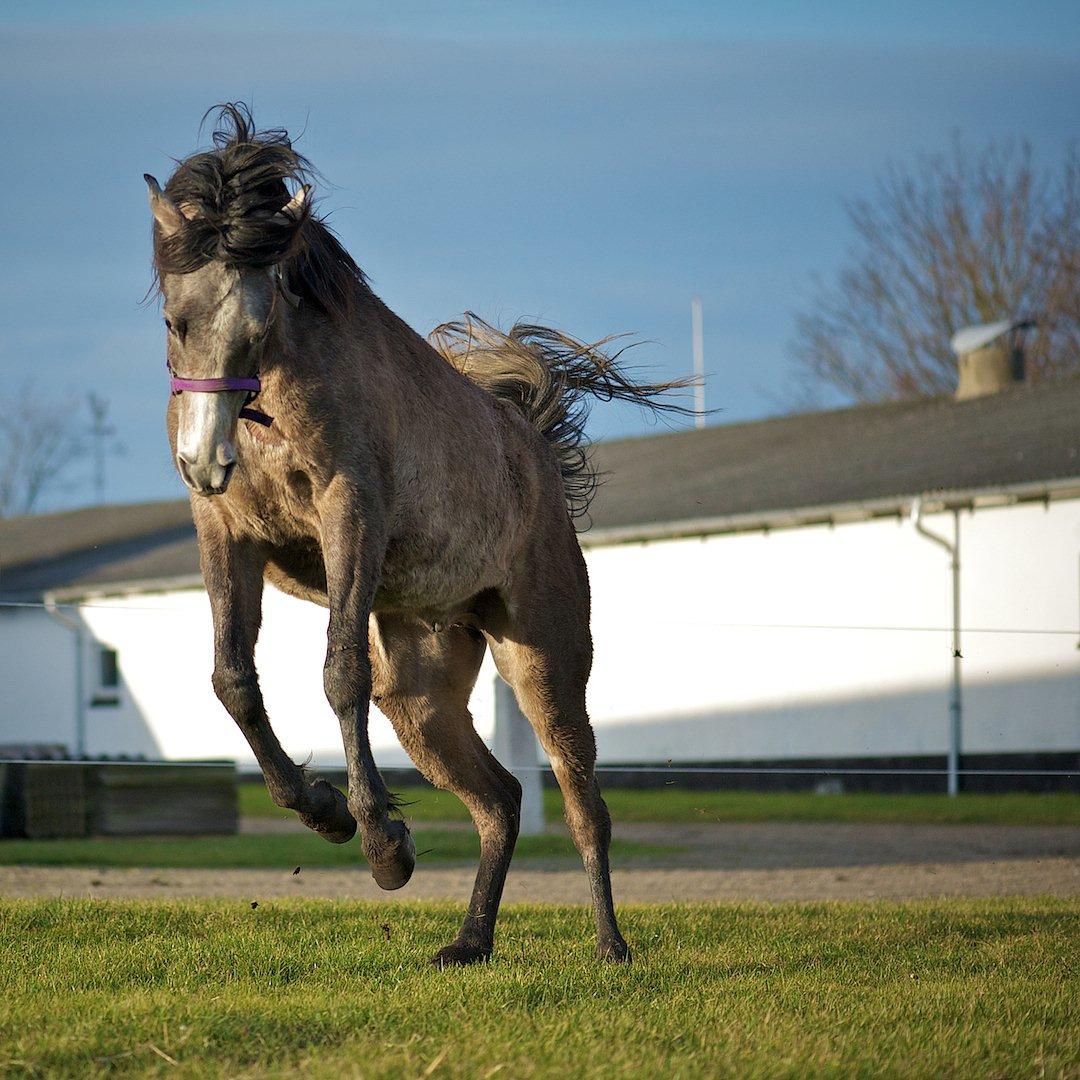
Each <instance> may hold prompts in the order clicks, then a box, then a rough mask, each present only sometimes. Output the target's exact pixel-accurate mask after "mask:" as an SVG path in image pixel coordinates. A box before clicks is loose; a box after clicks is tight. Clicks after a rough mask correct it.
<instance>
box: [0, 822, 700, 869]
mask: <svg viewBox="0 0 1080 1080" xmlns="http://www.w3.org/2000/svg"><path fill="white" fill-rule="evenodd" d="M413 840H414V842H415V844H416V850H417V852H418V853H420V852H423V853H424V854H422V855H419V858H418V860H417V862H418V865H419V866H421V867H422V866H430V865H432V864H438V863H442V862H460V861H465V862H475V861H476V859H477V858H478V857H479V855H480V841H479V840H478V839H477V836H476V833H475V832H473V831H472V830H471V829H469V830H460V831H458V830H450V829H416V830H414V831H413ZM673 850H678V849H677V848H672V847H666V846H663V845H659V844H646V843H640V842H637V841H632V840H616V841H615V842H614V843H613V844H612V852H613V857H614V858H617V859H619V860H620V861H621V862H632V861H633V860H634V859H640V858H646V857H649V856H655V855H660V854H666V853H667V852H670V851H673ZM537 858H541V859H560V858H566V859H573V860H574V862H575V864H576V863H577V859H578V855H577V852H576V851H575V850H574V847H573V845H572V844H571V843H570V841H569V840H568V839H567V838H565V837H562V836H523V837H521V838H520V839H519V840H518V843H517V848H516V851H515V855H514V860H515V864H516V863H517V862H518V861H519V860H525V861H528V860H529V859H537ZM0 865H4V866H96V867H109V866H163V867H174V868H175V867H184V866H201V867H237V866H239V867H268V868H279V867H280V868H282V869H285V868H287V869H289V870H291V869H293V868H294V867H296V866H308V867H317V866H318V867H325V866H344V867H349V866H361V865H366V864H364V856H363V855H362V853H361V851H360V844H359V842H358V841H353V842H351V843H348V844H328V843H327V842H326V841H325V840H323V839H322V838H321V837H319V836H316V835H315V834H314V833H309V832H306V831H304V832H300V831H298V832H296V833H289V834H285V835H282V834H269V835H263V836H251V835H244V836H213V837H209V836H193V837H98V838H94V839H91V840H0Z"/></svg>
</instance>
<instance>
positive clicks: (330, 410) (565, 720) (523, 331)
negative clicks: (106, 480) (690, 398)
mask: <svg viewBox="0 0 1080 1080" xmlns="http://www.w3.org/2000/svg"><path fill="white" fill-rule="evenodd" d="M211 113H214V114H216V121H215V125H214V130H213V137H212V146H211V147H210V148H208V149H205V150H202V151H199V152H196V153H194V154H192V155H191V156H189V157H187V158H186V159H183V160H179V161H178V163H177V166H176V168H175V171H174V172H173V173H172V175H171V177H170V178H169V180H168V182H167V183H166V185H165V187H164V189H163V188H162V187H161V186H160V184H159V183H158V181H157V180H156V179H154V177H153V176H151V175H150V174H144V179H145V181H146V184H147V191H148V197H149V202H150V208H151V211H152V214H153V224H152V229H153V270H154V275H155V287H156V290H157V292H158V294H159V295H160V297H161V299H162V301H163V303H162V312H163V315H164V320H165V327H166V335H167V366H168V369H169V373H170V386H171V391H172V392H171V394H170V396H169V403H168V409H167V414H166V427H167V431H168V437H169V443H170V447H171V450H172V455H173V460H174V463H175V465H176V468H177V471H178V472H179V474H180V477H181V479H182V480H183V482H184V484H185V485H186V486H187V488H188V489H189V498H190V502H191V508H192V515H193V518H194V523H195V528H196V532H197V535H198V546H199V554H200V566H201V570H202V576H203V579H204V582H205V585H206V591H207V594H208V596H209V599H210V607H211V611H212V616H213V628H214V668H213V676H212V684H213V688H214V692H215V694H216V695H217V697H218V699H219V700H220V701H221V703H222V705H223V706H224V707H225V709H226V710H227V712H228V713H229V714H230V715H231V716H232V718H233V720H234V721H235V722H236V724H237V725H238V726H239V728H240V730H241V732H242V733H243V735H244V736H245V738H246V739H247V741H248V743H249V744H250V746H251V748H252V750H253V752H254V755H255V758H256V759H257V761H258V763H259V766H260V768H261V769H262V773H263V776H264V779H265V781H266V785H267V788H268V790H269V793H270V796H271V797H272V799H273V801H274V802H275V803H276V804H277V805H278V806H281V807H287V808H289V809H291V810H293V811H295V812H296V813H297V814H298V816H299V818H300V820H301V821H302V822H303V823H304V824H305V825H307V826H308V827H309V828H311V829H313V830H314V831H315V832H316V833H318V834H319V835H320V836H322V837H324V838H325V839H326V840H328V841H330V842H332V843H336V844H342V843H345V842H347V841H349V840H350V839H352V837H353V836H354V835H355V834H356V832H357V829H359V833H360V843H361V847H362V850H363V854H364V856H365V857H366V859H367V861H368V863H369V865H370V868H371V872H372V876H373V877H374V879H375V881H376V882H377V883H378V885H379V886H381V887H382V888H383V889H387V890H392V889H398V888H401V887H402V886H403V885H405V884H406V882H408V880H409V878H410V876H411V875H412V872H413V868H414V865H415V860H416V852H415V848H414V845H413V842H412V838H411V836H410V833H409V829H408V827H407V825H406V824H405V822H404V820H403V819H402V815H401V808H400V806H399V805H398V801H397V800H396V799H395V798H394V797H393V796H391V794H390V793H389V792H388V790H387V788H386V786H385V784H384V782H383V779H382V777H381V776H380V774H379V772H378V769H377V768H376V765H375V762H374V760H373V757H372V751H371V746H370V743H369V739H368V709H369V702H373V703H375V704H376V705H377V707H378V708H379V709H380V710H381V711H382V712H383V713H384V714H385V715H386V716H387V717H388V718H389V719H390V721H391V723H392V725H393V727H394V731H395V733H396V735H397V737H398V739H399V741H400V743H401V745H402V747H404V749H405V750H406V752H407V753H408V754H409V756H410V757H411V759H412V760H413V762H414V763H415V764H416V766H417V768H418V769H419V771H420V772H421V773H422V774H423V776H424V777H426V779H427V780H429V781H430V782H431V783H432V784H434V785H436V786H437V787H439V788H442V789H445V790H448V791H451V792H453V793H454V794H455V795H456V796H457V797H458V798H460V799H461V801H462V802H463V803H464V804H465V806H466V807H467V808H468V810H469V813H470V815H471V817H472V820H473V822H474V824H475V827H476V829H477V832H478V833H479V837H480V861H479V867H478V870H477V875H476V882H475V886H474V888H473V892H472V898H471V901H470V903H469V907H468V911H467V914H466V915H465V918H464V921H463V923H462V926H461V929H460V931H459V932H458V934H457V935H456V937H455V938H454V939H453V941H451V942H450V943H449V944H448V945H446V946H445V947H444V948H442V949H440V950H439V951H438V952H437V953H436V954H435V956H434V957H433V960H432V962H433V963H434V964H436V965H437V966H439V967H448V966H454V965H464V964H470V963H473V962H476V961H482V960H487V959H489V958H490V956H491V953H492V949H493V944H494V932H495V921H496V917H497V913H498V907H499V902H500V899H501V896H502V891H503V884H504V881H505V878H506V873H507V869H508V867H509V865H510V860H511V857H512V855H513V851H514V845H515V843H516V839H517V833H518V824H519V811H520V804H521V786H520V784H519V783H518V781H517V780H516V779H515V777H514V776H513V775H512V774H511V773H510V772H508V771H507V770H506V769H505V768H503V767H502V765H500V763H499V762H498V761H497V760H496V759H495V757H494V756H493V755H492V754H491V752H490V751H489V750H488V748H487V747H486V745H485V744H484V742H483V741H482V740H481V739H480V737H479V736H478V735H477V733H476V731H475V730H474V727H473V722H472V717H471V715H470V713H469V696H470V693H471V691H472V688H473V685H474V683H475V680H476V677H477V674H478V672H479V669H480V664H481V661H482V660H483V658H484V655H485V651H486V650H487V649H490V650H491V652H492V655H493V657H494V660H495V663H496V666H497V668H498V671H499V673H500V674H501V676H502V678H503V679H505V680H506V681H507V682H508V683H509V684H510V686H511V687H512V688H513V690H514V692H515V695H516V697H517V700H518V702H519V704H520V706H521V709H522V711H523V712H524V714H525V716H526V717H528V719H529V721H530V723H531V724H532V726H533V727H534V729H535V731H536V733H537V735H538V737H539V740H540V743H541V745H542V747H543V749H544V751H545V752H546V754H547V757H548V759H549V761H550V764H551V768H552V770H553V772H554V774H555V777H556V778H557V780H558V783H559V786H560V788H561V789H562V793H563V798H564V801H565V808H566V820H567V824H568V826H569V831H570V834H571V836H572V838H573V841H574V844H575V845H576V847H577V849H578V851H579V853H580V855H581V859H582V861H583V864H584V867H585V870H586V873H587V876H588V882H589V887H590V892H591V897H592V904H593V909H594V912H595V921H596V933H597V945H596V948H597V954H598V956H599V957H600V958H602V959H604V960H609V961H615V962H625V961H628V960H629V959H630V951H629V949H628V947H627V944H626V941H625V940H624V938H623V936H622V934H621V933H620V931H619V927H618V923H617V921H616V916H615V909H614V904H613V901H612V893H611V877H610V869H609V858H608V849H609V844H610V837H611V822H610V817H609V815H608V810H607V807H606V805H605V803H604V800H603V798H602V796H601V794H600V789H599V786H598V784H597V779H596V774H595V769H594V766H595V761H596V743H595V738H594V735H593V731H592V728H591V726H590V723H589V718H588V715H587V713H586V709H585V686H586V682H587V680H588V678H589V671H590V667H591V663H592V642H591V637H590V632H589V602H590V601H589V582H588V575H587V572H586V567H585V562H584V559H583V557H582V553H581V548H580V545H579V542H578V539H577V533H576V531H575V524H574V522H575V519H576V518H578V517H580V516H581V515H582V514H583V513H584V512H585V511H586V510H587V508H588V503H589V499H590V497H591V495H592V492H593V490H594V488H595V486H596V482H597V476H596V474H595V472H594V471H593V470H592V468H591V466H590V463H589V458H588V454H587V443H586V441H585V433H584V422H585V408H586V400H587V399H588V398H600V399H620V400H626V401H634V402H637V403H638V404H640V405H643V406H644V407H646V408H649V409H652V410H656V411H664V410H666V409H681V406H676V405H674V404H672V403H671V402H670V400H669V399H666V398H661V396H660V395H662V394H664V393H665V392H666V391H668V390H670V389H672V388H673V387H675V386H679V385H683V384H682V383H639V382H635V381H634V380H633V379H631V378H630V376H629V375H628V374H627V372H626V370H625V369H624V367H623V366H621V364H620V352H619V351H616V352H611V351H610V350H608V351H605V346H606V345H607V343H608V341H610V340H611V339H605V341H603V342H600V343H598V344H597V345H586V344H584V343H582V342H579V341H577V340H575V339H573V338H571V337H569V336H568V335H565V334H562V333H559V332H558V331H554V330H550V329H548V328H545V327H540V326H531V325H527V324H526V325H522V324H519V325H516V326H514V327H513V328H512V329H511V330H510V331H509V332H507V333H503V332H501V331H499V330H497V329H496V328H495V327H493V326H491V325H489V324H488V323H485V322H484V321H483V320H481V319H479V318H478V317H477V316H474V315H471V314H469V313H466V315H465V316H464V317H463V318H461V319H459V320H457V321H456V322H451V323H447V324H445V325H443V326H441V327H439V328H437V329H436V330H435V331H433V333H432V335H431V338H430V340H425V338H423V337H422V336H421V335H420V334H418V333H417V332H416V331H414V330H413V329H411V328H410V327H409V326H408V325H406V323H405V322H404V321H403V320H402V319H400V318H399V317H398V316H397V315H395V314H394V313H393V312H392V311H391V310H390V309H389V308H388V307H387V306H386V305H385V304H384V303H383V302H382V301H381V300H380V299H379V298H378V297H377V296H376V295H375V293H374V292H373V291H372V289H371V287H370V285H369V283H368V281H367V278H366V277H365V275H364V273H363V271H362V270H361V269H360V267H359V266H358V265H357V264H356V263H355V262H354V261H353V259H352V257H351V256H350V255H349V254H348V252H346V250H345V249H344V247H343V246H342V245H341V243H340V242H339V241H338V239H337V238H336V237H335V236H334V234H333V233H332V232H331V230H330V229H329V228H328V227H327V225H326V224H325V222H324V221H323V220H322V219H321V217H320V216H319V215H318V214H317V213H316V210H315V207H314V202H313V183H314V180H315V178H316V177H317V174H316V173H315V171H314V169H313V168H312V166H311V164H310V163H309V162H308V161H307V159H306V158H305V157H304V156H303V155H301V154H300V153H299V152H298V151H297V150H296V149H295V148H294V146H293V144H292V141H291V140H290V138H289V136H288V133H287V132H286V131H284V130H280V129H278V130H258V129H257V128H256V126H255V124H254V121H253V118H252V115H251V111H250V109H249V108H247V106H245V105H244V104H243V103H228V104H225V105H220V106H216V107H215V109H213V110H211ZM207 115H208V116H209V115H210V113H208V114H207ZM204 119H205V118H204ZM152 288H154V287H152ZM683 411H685V410H683ZM267 581H268V582H270V583H271V584H272V585H274V586H275V587H277V588H278V589H280V590H281V591H283V592H285V593H287V594H290V595H292V596H296V597H300V598H302V599H305V600H308V601H311V602H313V603H315V604H320V605H323V606H325V607H327V608H328V609H329V625H328V629H327V647H326V661H325V666H324V669H323V676H324V678H323V682H324V688H325V693H326V697H327V700H328V701H329V703H330V706H331V707H332V709H333V711H334V713H335V714H336V716H337V718H338V721H339V723H340V727H341V736H342V742H343V745H344V753H345V761H346V766H347V792H348V794H347V796H346V795H345V794H343V793H342V792H341V791H340V790H338V789H337V788H336V787H334V786H332V785H331V784H330V783H328V782H327V781H326V780H324V779H318V778H316V779H310V778H309V776H308V775H307V774H306V772H305V770H304V768H303V767H301V766H299V765H297V764H296V763H294V762H293V761H292V759H291V758H290V757H289V756H288V755H287V754H286V753H285V751H284V749H283V748H282V746H281V744H280V743H279V742H278V740H277V738H276V736H275V735H274V732H273V730H272V728H271V726H270V721H269V719H268V717H267V713H266V709H265V706H264V702H263V698H262V694H261V691H260V688H259V680H258V674H257V672H256V668H255V660H254V650H255V642H256V638H257V636H258V633H259V627H260V623H261V618H262V614H261V605H262V593H263V587H264V582H267Z"/></svg>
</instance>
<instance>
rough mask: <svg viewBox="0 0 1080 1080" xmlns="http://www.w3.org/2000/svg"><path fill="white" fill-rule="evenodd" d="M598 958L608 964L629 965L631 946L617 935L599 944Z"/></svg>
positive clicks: (597, 946) (597, 945) (597, 947)
mask: <svg viewBox="0 0 1080 1080" xmlns="http://www.w3.org/2000/svg"><path fill="white" fill-rule="evenodd" d="M596 958H597V960H603V961H604V962H605V963H608V964H629V963H630V946H629V945H627V944H626V942H625V941H623V939H622V938H621V937H620V936H618V935H616V936H615V937H613V938H609V939H607V940H606V941H599V942H597V944H596Z"/></svg>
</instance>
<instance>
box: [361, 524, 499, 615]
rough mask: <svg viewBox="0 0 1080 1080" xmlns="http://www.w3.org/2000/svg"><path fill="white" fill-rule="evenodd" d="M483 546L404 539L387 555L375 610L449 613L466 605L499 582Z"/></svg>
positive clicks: (490, 552) (492, 558)
mask: <svg viewBox="0 0 1080 1080" xmlns="http://www.w3.org/2000/svg"><path fill="white" fill-rule="evenodd" d="M496 556H497V552H496V551H493V550H492V548H491V547H490V546H488V545H482V544H477V545H465V544H446V545H439V546H437V547H436V546H429V545H428V544H426V543H423V542H417V540H415V539H414V540H412V542H410V541H409V540H408V539H403V540H399V541H394V542H392V543H391V544H390V546H389V547H388V549H387V552H386V559H385V560H384V562H383V570H382V574H381V575H380V577H379V589H378V592H377V594H376V597H375V607H376V609H377V610H383V611H391V610H393V611H415V612H436V613H438V612H448V611H451V610H454V609H456V608H458V607H459V606H461V605H462V604H464V603H467V602H468V601H469V600H470V599H471V598H472V597H473V596H475V595H476V594H477V593H478V592H481V591H483V590H484V589H488V588H492V587H493V586H497V585H498V584H499V583H500V581H501V578H502V576H503V574H502V572H501V567H500V562H501V560H500V559H499V558H497V557H496Z"/></svg>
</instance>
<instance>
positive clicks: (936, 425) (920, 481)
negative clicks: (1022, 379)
mask: <svg viewBox="0 0 1080 1080" xmlns="http://www.w3.org/2000/svg"><path fill="white" fill-rule="evenodd" d="M594 461H595V463H596V464H597V465H598V466H599V467H600V469H601V470H602V471H604V472H607V473H608V474H610V478H609V480H608V482H607V483H605V484H603V485H602V486H601V488H600V491H599V493H598V495H597V497H596V499H595V501H594V502H593V506H592V518H593V527H594V529H595V530H597V531H598V532H601V533H602V532H605V531H608V530H616V529H619V530H621V529H626V528H637V527H640V526H647V525H655V524H670V523H674V522H680V521H682V522H686V521H700V520H702V519H709V518H723V517H733V516H735V515H761V514H768V513H772V512H776V511H787V510H795V509H798V508H804V507H827V506H837V505H840V504H849V503H861V502H870V501H874V500H883V499H896V498H900V497H907V498H912V497H915V496H919V495H925V494H927V493H933V492H946V491H973V490H980V489H986V488H1001V487H1007V486H1013V485H1022V484H1028V483H1034V482H1046V481H1055V480H1063V479H1073V478H1076V477H1080V378H1076V377H1072V378H1068V379H1060V380H1057V381H1053V382H1049V381H1048V382H1043V383H1040V384H1036V385H1027V384H1018V385H1017V386H1015V387H1010V388H1009V389H1007V390H1003V391H1002V392H1000V393H998V394H993V395H990V396H987V397H982V398H974V399H971V400H968V401H955V400H953V399H952V398H932V399H929V400H922V401H909V402H899V403H891V404H886V405H863V406H859V407H856V408H850V409H838V410H833V411H829V412H815V413H802V414H798V415H793V416H779V417H775V418H773V419H769V420H759V421H756V422H753V423H745V424H721V425H717V426H715V427H709V428H705V429H703V430H697V431H679V432H672V433H670V434H664V435H656V436H652V437H650V438H645V439H623V440H619V441H617V442H607V443H601V444H599V445H598V446H597V447H596V449H595V451H594Z"/></svg>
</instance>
